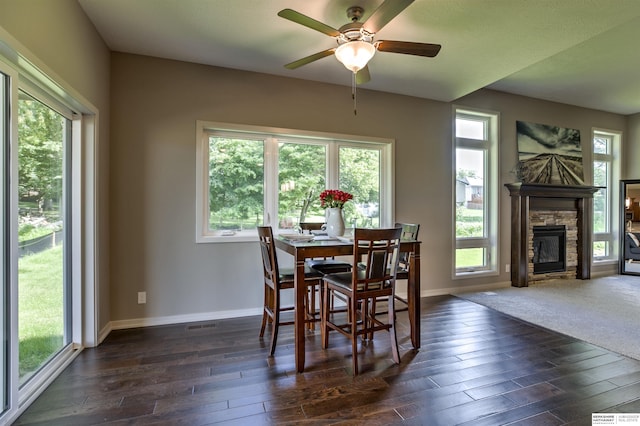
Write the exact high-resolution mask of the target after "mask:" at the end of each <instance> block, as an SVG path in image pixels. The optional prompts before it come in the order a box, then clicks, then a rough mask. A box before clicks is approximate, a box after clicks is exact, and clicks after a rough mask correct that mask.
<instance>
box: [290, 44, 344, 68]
mask: <svg viewBox="0 0 640 426" xmlns="http://www.w3.org/2000/svg"><path fill="white" fill-rule="evenodd" d="M335 50H336V49H335V48H332V49H327V50H323V51H322V52H318V53H314V54H313V55H309V56H307V57H304V58H302V59H298V60H297V61H293V62H291V63H289V64H287V65H285V66H284V67H285V68H287V69H290V70H294V69H296V68H298V67H301V66H303V65H307V64H308V63H310V62H313V61H317V60H318V59H322V58H325V57H327V56H331V55H333V52H335Z"/></svg>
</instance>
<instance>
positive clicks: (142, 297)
mask: <svg viewBox="0 0 640 426" xmlns="http://www.w3.org/2000/svg"><path fill="white" fill-rule="evenodd" d="M144 303H147V292H146V291H139V292H138V305H142V304H144Z"/></svg>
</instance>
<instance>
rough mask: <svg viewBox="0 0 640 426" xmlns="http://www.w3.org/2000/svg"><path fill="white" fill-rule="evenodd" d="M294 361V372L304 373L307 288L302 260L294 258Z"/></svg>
mask: <svg viewBox="0 0 640 426" xmlns="http://www.w3.org/2000/svg"><path fill="white" fill-rule="evenodd" d="M295 265H296V268H295V273H294V280H295V284H294V285H295V290H294V292H295V325H294V333H295V353H296V356H295V359H296V371H297V372H298V373H302V372H303V371H304V343H305V308H304V299H305V297H306V296H307V287H306V284H305V282H304V259H298V257H297V256H296V257H295Z"/></svg>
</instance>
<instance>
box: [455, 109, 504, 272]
mask: <svg viewBox="0 0 640 426" xmlns="http://www.w3.org/2000/svg"><path fill="white" fill-rule="evenodd" d="M497 120H498V117H497V115H496V114H488V113H483V112H478V111H470V110H462V109H458V110H456V118H455V147H456V150H455V158H454V170H455V176H454V213H455V216H454V217H455V221H454V228H455V232H454V234H455V242H456V243H455V256H454V259H455V273H454V275H455V276H470V275H474V276H475V275H477V274H482V273H495V272H496V271H497V261H498V259H497V219H498V218H497V216H498V209H497V195H498V191H497V170H498V165H497V148H496V145H497V127H498V126H497Z"/></svg>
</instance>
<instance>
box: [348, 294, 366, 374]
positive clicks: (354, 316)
mask: <svg viewBox="0 0 640 426" xmlns="http://www.w3.org/2000/svg"><path fill="white" fill-rule="evenodd" d="M349 306H350V307H351V315H350V321H351V354H352V355H351V356H352V360H351V365H352V367H353V375H354V376H357V375H358V309H357V308H356V303H355V299H353V298H351V299H350V300H349ZM363 326H364V322H363Z"/></svg>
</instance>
